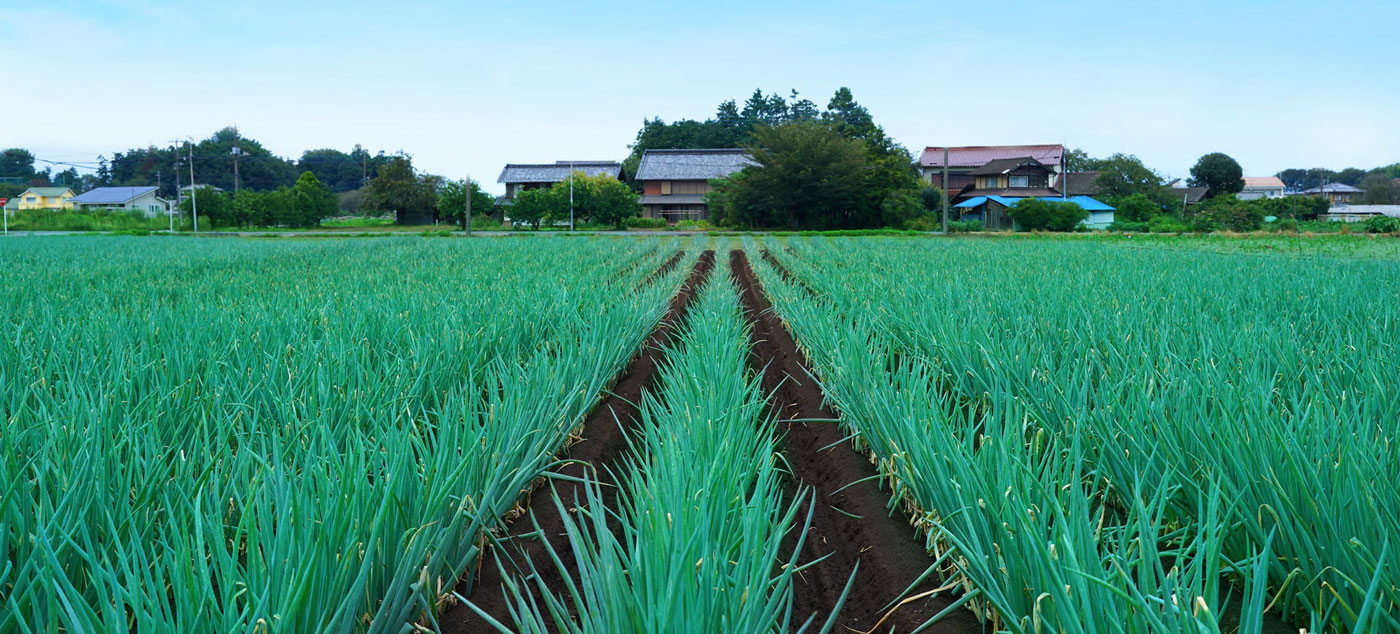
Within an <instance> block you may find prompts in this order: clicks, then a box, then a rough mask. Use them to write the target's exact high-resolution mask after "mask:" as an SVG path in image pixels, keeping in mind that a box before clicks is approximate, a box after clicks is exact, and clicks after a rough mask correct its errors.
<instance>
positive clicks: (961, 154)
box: [919, 144, 1065, 195]
mask: <svg viewBox="0 0 1400 634" xmlns="http://www.w3.org/2000/svg"><path fill="white" fill-rule="evenodd" d="M943 150H944V148H942V147H933V146H930V147H926V148H924V152H923V154H922V155H920V156H919V171H920V174H921V175H922V178H923V180H924V182H926V183H928V184H930V185H933V186H934V187H938V188H940V189H942V190H944V191H946V192H948V193H949V195H952V194H953V193H955V192H959V191H962V190H963V189H965V188H967V187H968V186H971V185H973V184H974V181H975V177H974V176H973V175H972V171H973V170H975V169H978V168H980V167H982V166H984V165H986V164H988V163H990V162H992V161H998V160H1003V159H1019V158H1026V157H1029V158H1032V159H1035V160H1036V161H1037V162H1039V163H1040V164H1041V165H1044V166H1046V167H1048V168H1050V171H1051V172H1052V173H1054V174H1055V175H1056V176H1058V175H1059V174H1060V172H1061V171H1063V169H1064V168H1063V165H1062V163H1063V162H1064V158H1065V146H1063V145H1059V144H1054V145H966V146H961V147H950V148H947V150H948V182H947V183H944V182H943Z"/></svg>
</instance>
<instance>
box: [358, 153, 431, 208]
mask: <svg viewBox="0 0 1400 634" xmlns="http://www.w3.org/2000/svg"><path fill="white" fill-rule="evenodd" d="M436 185H437V183H436V178H435V177H432V176H429V175H426V174H424V175H420V174H418V172H417V171H416V170H414V169H413V159H412V158H411V157H409V156H408V155H399V156H395V157H393V158H391V159H390V160H389V161H388V162H387V163H385V164H384V166H383V167H381V168H380V169H379V175H378V176H376V177H375V178H374V180H372V181H370V182H369V186H367V187H365V195H364V198H363V199H362V200H361V205H363V206H364V207H365V208H366V209H370V210H373V211H377V212H380V213H385V214H389V213H392V214H394V216H395V218H397V219H398V221H399V222H401V223H408V222H423V221H427V220H428V219H431V218H432V217H433V215H434V213H435V212H436V211H437V205H438V193H437V187H436Z"/></svg>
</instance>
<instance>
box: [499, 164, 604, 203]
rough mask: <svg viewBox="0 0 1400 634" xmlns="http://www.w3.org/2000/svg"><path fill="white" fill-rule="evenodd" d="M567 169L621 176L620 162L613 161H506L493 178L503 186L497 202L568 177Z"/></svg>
mask: <svg viewBox="0 0 1400 634" xmlns="http://www.w3.org/2000/svg"><path fill="white" fill-rule="evenodd" d="M571 172H582V173H584V174H586V175H588V176H611V177H613V178H616V179H618V180H622V178H623V176H624V174H623V172H622V163H618V162H617V161H558V162H555V163H507V164H506V166H505V168H504V169H502V170H501V175H500V176H499V177H498V178H496V182H497V183H503V184H504V185H505V186H506V193H505V195H504V196H501V197H500V198H497V199H496V204H497V205H510V204H513V203H514V202H515V197H516V196H517V195H519V194H520V192H523V191H529V190H531V189H543V188H546V187H552V186H553V185H554V184H555V183H559V182H563V181H566V180H568V179H569V174H570V173H571Z"/></svg>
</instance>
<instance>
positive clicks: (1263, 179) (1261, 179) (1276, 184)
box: [1244, 176, 1283, 189]
mask: <svg viewBox="0 0 1400 634" xmlns="http://www.w3.org/2000/svg"><path fill="white" fill-rule="evenodd" d="M1244 188H1245V189H1283V181H1282V180H1279V177H1277V176H1246V177H1244Z"/></svg>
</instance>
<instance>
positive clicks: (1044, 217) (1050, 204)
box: [1006, 198, 1089, 231]
mask: <svg viewBox="0 0 1400 634" xmlns="http://www.w3.org/2000/svg"><path fill="white" fill-rule="evenodd" d="M1006 215H1008V216H1010V217H1011V219H1012V220H1015V221H1016V224H1019V225H1021V228H1022V229H1025V230H1027V231H1037V230H1043V231H1074V230H1075V228H1077V227H1078V226H1079V224H1080V223H1082V222H1084V220H1086V219H1087V218H1088V217H1089V212H1087V211H1084V208H1083V207H1080V206H1079V205H1077V204H1075V203H1072V202H1062V201H1057V200H1042V199H1039V198H1022V199H1021V200H1018V201H1016V204H1014V205H1012V206H1010V207H1008V208H1007V209H1006Z"/></svg>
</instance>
